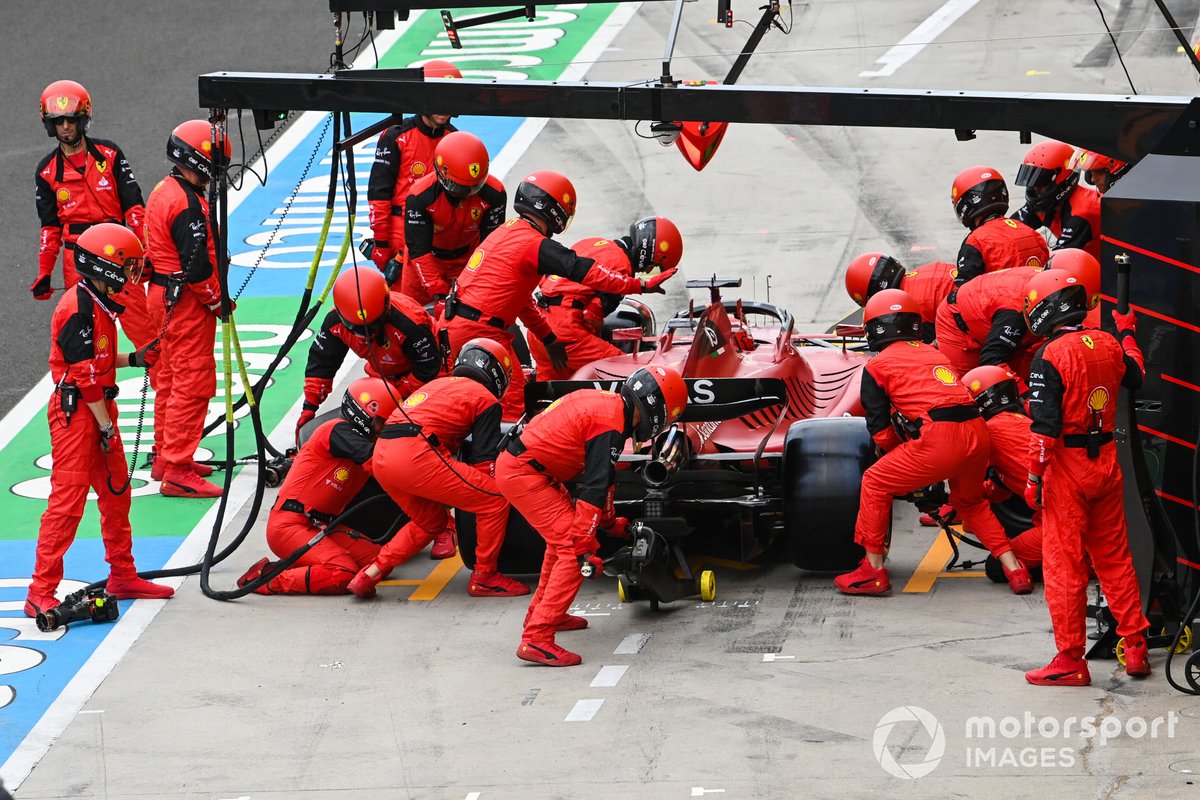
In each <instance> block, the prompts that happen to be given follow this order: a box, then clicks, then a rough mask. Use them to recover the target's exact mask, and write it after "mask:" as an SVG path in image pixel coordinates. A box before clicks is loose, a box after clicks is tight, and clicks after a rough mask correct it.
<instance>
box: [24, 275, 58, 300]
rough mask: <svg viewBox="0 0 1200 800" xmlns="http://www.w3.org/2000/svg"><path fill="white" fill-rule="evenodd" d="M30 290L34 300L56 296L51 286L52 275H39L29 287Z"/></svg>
mask: <svg viewBox="0 0 1200 800" xmlns="http://www.w3.org/2000/svg"><path fill="white" fill-rule="evenodd" d="M29 291H30V292H31V293H32V294H33V299H34V300H49V299H50V298H51V297H53V296H54V290H53V289H51V288H50V276H49V275H41V276H39V277H38V279H37V280H36V281H34V282H33V284H32V285H31V286H30V287H29Z"/></svg>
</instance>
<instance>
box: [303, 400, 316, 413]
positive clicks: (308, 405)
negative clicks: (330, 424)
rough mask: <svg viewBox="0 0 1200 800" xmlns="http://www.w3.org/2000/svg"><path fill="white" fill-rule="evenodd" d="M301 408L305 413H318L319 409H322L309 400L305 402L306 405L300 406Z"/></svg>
mask: <svg viewBox="0 0 1200 800" xmlns="http://www.w3.org/2000/svg"><path fill="white" fill-rule="evenodd" d="M300 408H301V409H303V410H304V411H316V410H317V409H319V408H320V406H319V405H317V404H316V403H310V402H308V401H307V400H305V401H304V404H303V405H302V406H300Z"/></svg>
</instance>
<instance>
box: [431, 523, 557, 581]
mask: <svg viewBox="0 0 1200 800" xmlns="http://www.w3.org/2000/svg"><path fill="white" fill-rule="evenodd" d="M454 513H455V520H456V523H457V526H458V554H459V555H460V556H461V557H462V560H463V564H464V565H466V567H467V569H475V544H476V542H478V540H479V538H478V535H477V532H476V529H475V515H474V514H471V513H469V512H466V511H455V512H454ZM545 554H546V540H545V539H543V538H542V537H541V536H540V535H539V534H538V532H537V531H535V530H534V529H533V528H531V527H529V523H528V522H526V521H525V518H524V517H522V516H521V515H520V514H519V513H517V510H516V509H515V508H514V509H510V510H509V512H508V529H507V531H506V532H505V534H504V547H502V548H501V549H500V565H499V569H500V571H501V572H503V573H505V574H508V575H533V574H536V573H538V572H540V571H541V569H542V557H543V556H544V555H545Z"/></svg>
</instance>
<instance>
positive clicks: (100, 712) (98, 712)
mask: <svg viewBox="0 0 1200 800" xmlns="http://www.w3.org/2000/svg"><path fill="white" fill-rule="evenodd" d="M79 713H80V714H103V713H104V711H103V710H101V709H94V710H93V709H88V710H87V711H80V712H79Z"/></svg>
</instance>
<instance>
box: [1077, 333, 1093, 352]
mask: <svg viewBox="0 0 1200 800" xmlns="http://www.w3.org/2000/svg"><path fill="white" fill-rule="evenodd" d="M1079 341H1081V342H1083V346H1084V347H1086V348H1087V349H1088V350H1095V349H1096V342H1095V340H1094V339H1092V337H1090V336H1082V337H1080V339H1079Z"/></svg>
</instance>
